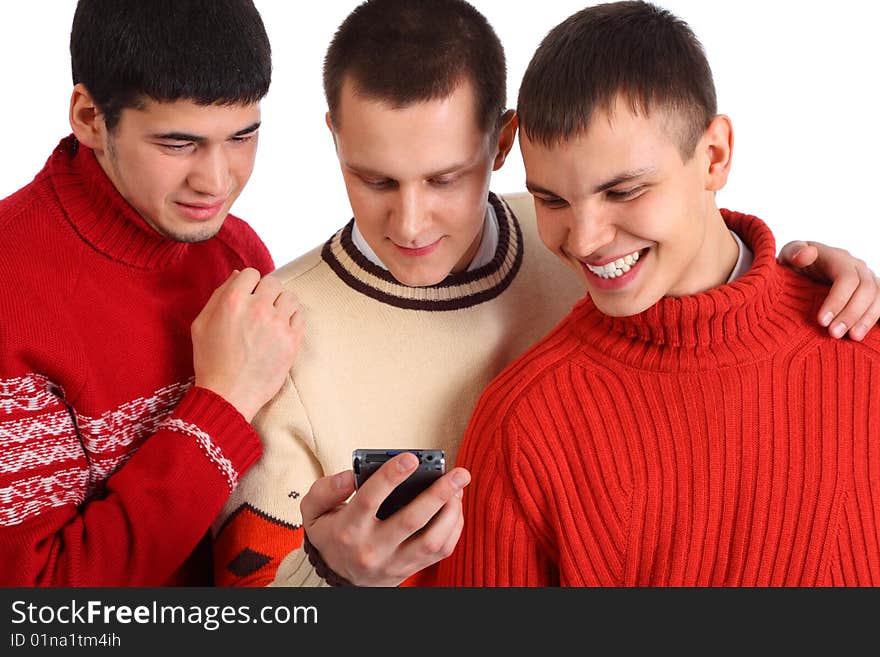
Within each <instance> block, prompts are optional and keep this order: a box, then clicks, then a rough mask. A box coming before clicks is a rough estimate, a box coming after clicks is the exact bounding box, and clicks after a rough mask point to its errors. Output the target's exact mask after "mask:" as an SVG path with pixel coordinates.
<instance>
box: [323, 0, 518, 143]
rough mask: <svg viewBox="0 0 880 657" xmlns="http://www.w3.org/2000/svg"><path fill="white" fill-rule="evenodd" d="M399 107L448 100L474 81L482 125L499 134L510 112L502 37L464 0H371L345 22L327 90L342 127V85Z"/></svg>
mask: <svg viewBox="0 0 880 657" xmlns="http://www.w3.org/2000/svg"><path fill="white" fill-rule="evenodd" d="M346 78H348V79H350V80H351V81H352V82H353V83H354V86H355V89H356V90H357V92H358V93H360V94H363V95H365V96H367V97H370V98H376V99H378V100H382V101H387V102H390V103H391V104H393V105H394V106H396V107H405V106H407V105H410V104H412V103H416V102H422V101H428V100H436V99H441V98H446V97H447V96H449V95H450V94H451V93H452V92H453V91H454V90H455V89H456V87H457V86H458V85H459V84H460V83H461V82H462V81H463V80H468V81H469V82H471V84H472V85H473V89H474V94H475V95H476V98H477V107H476V116H477V121H478V122H479V125H480V127H481V129H483V130H485V131H486V132H490V131H491V132H494V131H496V130H497V129H498V128H499V127H500V120H501V117H502V115H503V114H504V111H505V102H506V97H505V96H506V86H507V71H506V68H505V61H504V49H503V48H502V46H501V41H500V40H499V39H498V36H497V35H496V34H495V31H494V30H493V29H492V26H491V25H489V22H488V21H487V20H486V18H485V17H484V16H483V15H482V14H481V13H480V12H478V11H477V10H476V9H474V8H473V7H472V6H471V5H470V4H468V3H467V2H464V0H367V2H363V3H361V4H360V5H359V6H358V7H357V8H356V9H355V10H354V11H352V12H351V13H350V14H349V15H348V17H347V18H346V19H345V20H344V21H343V22H342V25H340V26H339V29H338V30H337V32H336V35H335V36H334V37H333V41H332V42H331V43H330V47H329V48H328V49H327V55H326V57H325V58H324V93H325V95H326V97H327V105H328V107H329V110H330V120H331V121H332V122H333V124H334V125H338V123H337V121H338V109H339V99H340V95H341V90H342V84H343V82H344V81H345V79H346Z"/></svg>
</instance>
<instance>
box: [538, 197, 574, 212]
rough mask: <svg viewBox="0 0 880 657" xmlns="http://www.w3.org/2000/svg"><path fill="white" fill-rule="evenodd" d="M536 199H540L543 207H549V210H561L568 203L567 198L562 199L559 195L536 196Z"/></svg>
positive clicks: (539, 201)
mask: <svg viewBox="0 0 880 657" xmlns="http://www.w3.org/2000/svg"><path fill="white" fill-rule="evenodd" d="M535 199H536V200H537V201H538V203H539V204H540V205H541V207H544V208H547V209H548V210H561V209H562V208H564V207H566V206H567V205H568V203H567V202H566V201H565V199H561V198H559V197H557V196H554V197H552V198H544V197H543V196H536V197H535Z"/></svg>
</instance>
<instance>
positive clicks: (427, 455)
mask: <svg viewBox="0 0 880 657" xmlns="http://www.w3.org/2000/svg"><path fill="white" fill-rule="evenodd" d="M403 452H411V453H412V454H415V455H416V456H417V457H418V458H419V467H418V468H416V470H415V472H413V473H412V474H411V475H410V476H409V477H407V479H406V480H405V481H404V482H403V483H401V484H400V485H398V486H397V488H395V489H394V490H393V491H391V493H390V494H389V495H388V497H386V498H385V501H384V502H382V504H381V505H380V506H379V510H378V511H377V512H376V517H377V518H379V519H380V520H384V519H385V518H387V517H389V516H390V515H392V514H393V513H394V512H395V511H397V510H398V509H400V508H401V507H404V506H406V505H407V504H409V503H410V502H411V501H412V500H413V498H415V497H416V496H417V495H418V494H419V493H421V492H422V491H423V490H425V489H426V488H427V487H428V486H430V485H431V484H432V483H434V482H435V481H436V480H437V479H439V478H440V477H441V476H442V475H443V473H444V472H446V454H445V453H444V451H443V450H442V449H356V450H354V452H352V457H351V462H352V469H353V470H354V484H355V488H360V487H361V486H362V485H363V483H364V482H365V481H366V480H367V479H369V477H370V475H372V474H373V473H374V472H375V471H376V470H378V469H379V468H380V467H382V465H383V464H384V463H385V462H386V461H388V460H389V459H391V458H393V457H394V456H397V455H398V454H401V453H403Z"/></svg>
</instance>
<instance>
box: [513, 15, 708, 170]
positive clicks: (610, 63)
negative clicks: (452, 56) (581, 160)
mask: <svg viewBox="0 0 880 657" xmlns="http://www.w3.org/2000/svg"><path fill="white" fill-rule="evenodd" d="M618 95H622V96H623V97H624V98H626V99H627V100H628V101H629V103H630V107H631V108H632V110H633V112H636V113H638V112H640V111H641V112H643V113H644V114H645V115H648V114H650V112H651V111H652V110H654V109H661V110H666V111H670V112H671V113H672V114H673V116H674V118H675V119H677V120H678V123H679V125H678V126H677V127H678V129H679V131H680V134H679V135H678V137H679V138H678V148H679V151H680V152H681V154H682V157H683V158H684V159H685V161H687V160H689V159H690V158H691V156H692V155H693V153H694V149H695V148H696V145H697V143H698V142H699V140H700V138H701V137H702V135H703V133H704V132H705V130H706V128H707V127H708V125H709V123H711V121H712V119H713V118H714V117H715V115H716V112H717V101H716V98H715V84H714V82H713V81H712V71H711V69H710V68H709V62H708V61H707V60H706V54H705V52H704V51H703V47H702V45H701V44H700V42H699V41H698V40H697V38H696V36H694V33H693V32H692V31H691V29H690V27H688V25H687V24H686V23H685V22H684V21H682V20H680V19H678V18H676V17H675V16H674V15H672V14H671V13H670V12H668V11H666V10H664V9H661V8H659V7H656V6H654V5H652V4H649V3H647V2H614V3H610V4H604V5H598V6H595V7H590V8H588V9H584V10H582V11H579V12H578V13H576V14H574V15H572V16H570V17H569V18H567V19H566V20H565V21H563V22H562V23H560V24H559V25H557V26H556V27H555V28H553V29H552V30H551V31H550V32H549V33H548V34H547V36H546V37H545V38H544V40H543V41H542V42H541V45H540V46H539V47H538V50H537V51H536V52H535V54H534V56H533V57H532V60H531V62H530V63H529V66H528V68H527V69H526V73H525V75H524V77H523V81H522V84H521V85H520V90H519V99H518V101H517V113H518V115H519V125H520V129H521V130H522V132H523V133H524V134H525V135H526V136H527V137H528V138H529V139H531V140H533V141H537V142H539V143H542V144H544V145H545V146H553V145H554V144H557V143H559V142H560V141H563V140H566V139H569V138H571V137H573V136H576V135H579V134H582V133H583V132H584V131H585V130H586V129H587V127H588V126H589V123H590V119H591V117H592V115H593V113H594V112H595V111H596V110H603V109H604V110H608V109H610V107H611V105H612V104H613V102H614V100H615V98H617V96H618Z"/></svg>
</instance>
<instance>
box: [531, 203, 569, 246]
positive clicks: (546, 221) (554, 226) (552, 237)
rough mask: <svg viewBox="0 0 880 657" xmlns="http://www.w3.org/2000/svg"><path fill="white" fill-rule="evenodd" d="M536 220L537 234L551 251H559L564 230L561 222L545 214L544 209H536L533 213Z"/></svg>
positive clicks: (563, 238) (562, 242)
mask: <svg viewBox="0 0 880 657" xmlns="http://www.w3.org/2000/svg"><path fill="white" fill-rule="evenodd" d="M535 215H536V217H537V221H538V236H539V237H540V238H541V241H542V242H543V243H544V246H546V247H547V248H548V249H550V250H551V251H559V250H560V249H561V248H562V246H563V244H564V242H565V235H566V230H565V228H564V227H563V225H562V222H560V221H558V220H557V219H554V218H553V217H550V216H547V212H546V210H544V211H542V210H537V211H536V213H535Z"/></svg>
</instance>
